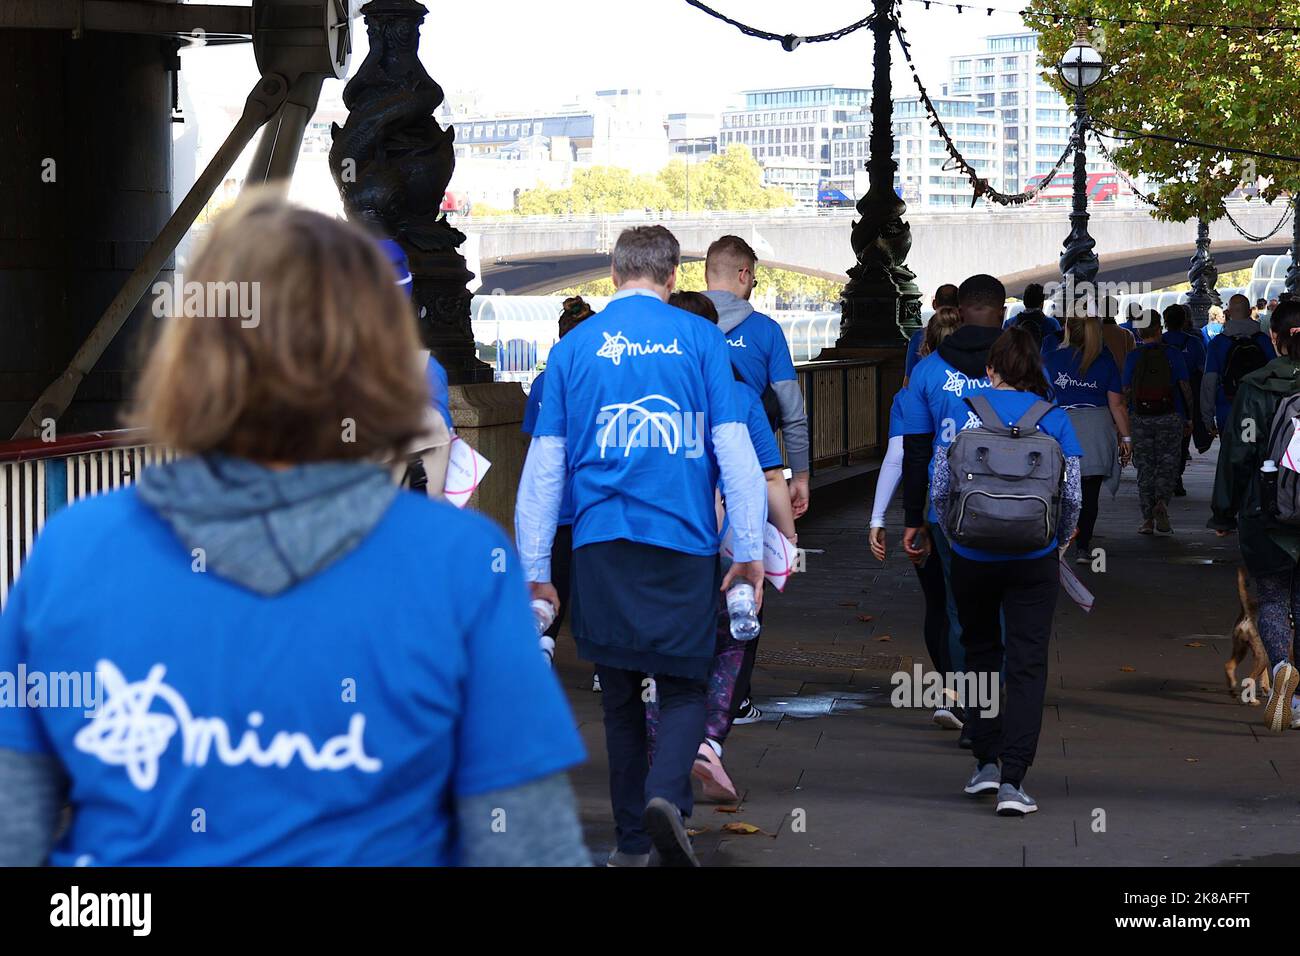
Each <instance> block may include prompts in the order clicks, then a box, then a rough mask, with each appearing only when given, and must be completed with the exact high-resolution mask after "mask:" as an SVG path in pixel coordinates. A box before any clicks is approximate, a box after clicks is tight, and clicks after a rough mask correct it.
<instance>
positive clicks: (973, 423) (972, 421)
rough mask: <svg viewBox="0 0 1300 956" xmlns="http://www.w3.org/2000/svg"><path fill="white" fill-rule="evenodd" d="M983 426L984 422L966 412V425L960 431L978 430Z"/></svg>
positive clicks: (972, 413) (971, 413) (973, 414)
mask: <svg viewBox="0 0 1300 956" xmlns="http://www.w3.org/2000/svg"><path fill="white" fill-rule="evenodd" d="M983 424H984V422H982V421H981V420H980V417H979V416H978V415H976V414H975V413H974V412H967V413H966V424H965V425H962V426H961V430H962V431H965V430H966V429H968V428H979V427H980V426H981V425H983Z"/></svg>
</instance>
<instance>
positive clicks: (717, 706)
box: [645, 600, 749, 755]
mask: <svg viewBox="0 0 1300 956" xmlns="http://www.w3.org/2000/svg"><path fill="white" fill-rule="evenodd" d="M748 643H749V642H748V641H738V640H736V639H735V638H734V637H732V636H731V618H730V617H728V616H727V605H726V602H725V600H724V601H723V602H722V603H721V607H720V608H719V611H718V629H717V632H716V633H715V635H714V644H713V666H711V667H710V668H709V687H708V697H707V705H706V706H707V708H708V710H707V712H706V716H705V721H704V736H706V737H709V738H711V739H713V740H716V741H717V742H718V743H722V742H723V741H724V740H726V739H727V734H728V733H730V732H731V719H732V717H731V709H732V708H731V704H732V700H733V699H734V697H735V693H736V680H737V678H738V677H739V676H740V668H741V665H742V664H743V663H744V660H745V646H746V645H747V644H748ZM645 721H646V728H645V729H646V742H647V745H648V746H649V749H650V753H651V755H653V754H654V741H655V734H656V732H657V731H658V728H659V703H658V701H657V700H652V701H650V702H649V703H647V704H646V708H645Z"/></svg>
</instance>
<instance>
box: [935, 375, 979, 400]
mask: <svg viewBox="0 0 1300 956" xmlns="http://www.w3.org/2000/svg"><path fill="white" fill-rule="evenodd" d="M943 374H944V375H946V376H948V378H947V380H946V381H945V382H944V383H943V390H944V391H945V392H952V393H953V394H954V395H956V396H957V397H958V398H961V395H962V392H964V391H965V390H966V389H968V388H988V387H989V382H988V379H974V378H971V377H970V376H968V375H963V374H962V373H961V372H957V371H953V370H951V369H948V370H945V371H944V373H943Z"/></svg>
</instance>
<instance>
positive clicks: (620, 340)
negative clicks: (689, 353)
mask: <svg viewBox="0 0 1300 956" xmlns="http://www.w3.org/2000/svg"><path fill="white" fill-rule="evenodd" d="M600 334H601V335H603V336H604V337H605V342H604V344H603V345H601V347H600V348H598V349H597V350H596V357H597V358H607V359H609V360H610V361H611V362H613V363H614V364H615V365H618V364H620V363H621V362H622V361H623V356H624V355H626V356H628V358H635V357H637V356H640V355H681V354H682V349H681V346H679V345H678V344H677V340H676V339H673V340H672V341H671V342H633V341H632V340H631V339H629V338H628V337H627V336H626V335H624V334H623V333H622V331H618V332H615V333H614V334H613V335H610V334H609V333H608V332H601V333H600Z"/></svg>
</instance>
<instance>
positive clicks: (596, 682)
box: [591, 674, 600, 694]
mask: <svg viewBox="0 0 1300 956" xmlns="http://www.w3.org/2000/svg"><path fill="white" fill-rule="evenodd" d="M591 692H592V693H593V694H599V693H600V675H599V674H593V675H592V678H591Z"/></svg>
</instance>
